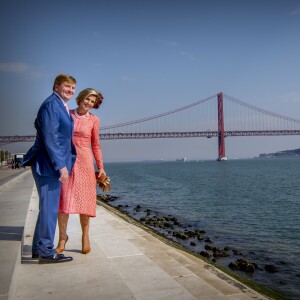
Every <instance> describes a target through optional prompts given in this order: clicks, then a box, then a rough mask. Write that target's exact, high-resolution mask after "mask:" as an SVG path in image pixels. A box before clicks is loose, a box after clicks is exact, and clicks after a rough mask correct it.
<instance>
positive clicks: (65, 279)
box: [0, 171, 266, 300]
mask: <svg viewBox="0 0 300 300" xmlns="http://www.w3.org/2000/svg"><path fill="white" fill-rule="evenodd" d="M0 173H1V171H0ZM13 186H15V188H14V189H13V187H12V186H11V187H10V188H8V187H7V191H4V192H1V194H0V195H1V206H2V205H3V203H2V198H3V196H2V194H3V193H12V190H14V191H15V193H16V194H15V197H14V199H15V200H14V201H16V202H18V203H19V204H20V202H23V204H22V205H21V206H22V209H20V210H23V215H24V214H25V213H26V211H27V217H26V222H24V218H23V219H22V218H18V219H20V222H19V223H22V222H24V223H25V229H24V233H23V243H22V245H21V243H20V239H18V241H19V249H20V250H21V251H19V257H17V256H16V255H12V256H14V259H15V266H14V272H10V274H11V275H12V276H11V277H10V279H11V278H12V279H11V280H10V286H9V289H7V285H6V286H5V287H2V285H1V286H0V288H1V294H2V296H1V297H0V299H19V300H25V299H26V300H28V299H37V300H40V299H43V300H47V299H64V300H68V299H72V300H77V299H78V300H79V299H83V300H88V299H93V300H95V299H101V300H102V299H103V300H115V299H116V300H119V299H139V300H152V299H153V300H159V299H170V300H171V299H172V300H188V299H211V300H218V299H220V300H221V299H232V300H233V299H241V300H246V299H266V298H265V297H263V296H261V295H259V294H258V293H256V292H254V291H253V290H251V289H249V288H247V287H245V286H244V285H242V284H241V283H239V282H237V281H236V280H234V279H232V278H231V277H229V276H228V275H226V274H224V273H222V272H221V271H219V270H217V269H215V268H214V267H212V266H211V265H209V264H207V263H205V262H204V261H203V260H201V259H198V258H195V257H194V256H192V255H189V254H187V253H185V252H183V251H180V250H178V249H176V248H173V247H171V246H169V245H167V244H165V243H163V242H162V241H160V240H159V239H157V238H155V237H154V236H152V235H151V234H150V233H148V232H146V231H144V230H143V229H141V228H139V227H137V226H135V225H133V224H130V223H128V222H126V221H125V220H123V219H121V218H120V217H119V216H117V215H116V214H114V213H112V212H110V211H109V210H107V209H106V208H104V207H102V206H97V217H96V218H93V219H92V220H91V230H90V234H91V236H90V240H91V247H92V252H91V253H89V254H87V255H83V254H81V229H80V223H79V218H78V216H77V215H71V216H70V220H69V225H68V235H69V241H68V243H67V245H66V250H65V254H66V255H72V256H73V258H74V260H73V261H72V262H69V263H61V264H47V265H39V264H38V263H37V261H36V260H32V259H31V253H30V250H31V240H32V234H33V228H34V225H35V220H36V216H37V211H38V210H37V207H38V196H37V192H36V189H35V188H34V187H33V180H32V176H31V173H27V175H25V176H23V179H22V178H21V179H20V181H15V182H14V184H13ZM28 189H29V190H30V192H29V191H28ZM31 192H32V193H31ZM30 195H31V197H30ZM26 197H28V199H27V200H26V199H25V198H26ZM29 199H30V202H29ZM27 207H28V210H27ZM1 211H2V209H1ZM10 218H11V214H10V216H8V217H7V220H6V222H7V223H9V224H13V221H12V219H10ZM20 226H21V225H20ZM18 237H19V236H18ZM56 241H57V236H56ZM4 242H7V241H3V240H2V239H1V240H0V246H1V249H2V245H3V243H4ZM7 247H10V246H9V245H7ZM7 249H8V248H7ZM9 253H10V252H9ZM1 260H3V256H1ZM21 261H22V263H21ZM2 265H3V262H1V266H2ZM12 273H13V274H12ZM3 277H5V276H4V274H3V272H2V271H1V279H3ZM1 281H2V280H1ZM4 288H6V291H7V294H5V289H4Z"/></svg>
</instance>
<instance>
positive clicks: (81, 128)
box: [59, 110, 103, 217]
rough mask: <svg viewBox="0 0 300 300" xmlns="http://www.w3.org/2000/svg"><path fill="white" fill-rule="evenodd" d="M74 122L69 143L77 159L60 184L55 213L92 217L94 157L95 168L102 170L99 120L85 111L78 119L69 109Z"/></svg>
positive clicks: (94, 178) (93, 209) (94, 190)
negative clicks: (57, 207)
mask: <svg viewBox="0 0 300 300" xmlns="http://www.w3.org/2000/svg"><path fill="white" fill-rule="evenodd" d="M70 115H71V116H72V118H73V120H74V134H73V143H74V145H75V148H76V151H77V156H76V162H75V165H74V168H73V170H72V171H71V174H70V176H69V179H68V181H66V182H64V183H63V184H62V189H61V194H60V203H59V212H61V213H66V214H84V215H88V216H90V217H95V216H96V177H95V169H94V158H95V162H96V165H97V167H98V169H103V161H102V151H101V146H100V140H99V132H100V121H99V118H98V117H96V116H95V115H93V114H91V113H89V112H87V114H86V115H84V116H81V115H78V114H77V113H76V111H75V110H70Z"/></svg>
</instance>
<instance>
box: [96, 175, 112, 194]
mask: <svg viewBox="0 0 300 300" xmlns="http://www.w3.org/2000/svg"><path fill="white" fill-rule="evenodd" d="M95 175H96V182H97V185H98V186H99V187H100V189H101V190H102V191H103V192H105V193H106V192H108V191H110V190H111V187H110V179H109V177H108V176H106V175H104V174H101V175H100V177H98V176H99V172H96V173H95Z"/></svg>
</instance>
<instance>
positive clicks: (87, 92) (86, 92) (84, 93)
mask: <svg viewBox="0 0 300 300" xmlns="http://www.w3.org/2000/svg"><path fill="white" fill-rule="evenodd" d="M91 95H93V96H96V102H95V104H94V107H93V108H95V109H97V108H99V106H100V105H101V103H102V101H103V95H102V94H101V93H100V92H97V91H96V90H94V89H92V88H87V89H84V90H82V91H81V92H80V93H79V94H78V96H77V97H76V103H77V105H79V103H80V102H81V101H83V100H84V99H86V98H87V97H89V96H91Z"/></svg>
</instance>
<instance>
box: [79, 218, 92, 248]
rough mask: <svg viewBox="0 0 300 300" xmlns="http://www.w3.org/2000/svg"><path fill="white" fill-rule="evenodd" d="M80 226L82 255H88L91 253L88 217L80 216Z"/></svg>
mask: <svg viewBox="0 0 300 300" xmlns="http://www.w3.org/2000/svg"><path fill="white" fill-rule="evenodd" d="M80 224H81V229H82V253H83V254H88V253H89V252H90V251H91V247H90V239H89V229H90V217H89V216H87V215H80Z"/></svg>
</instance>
